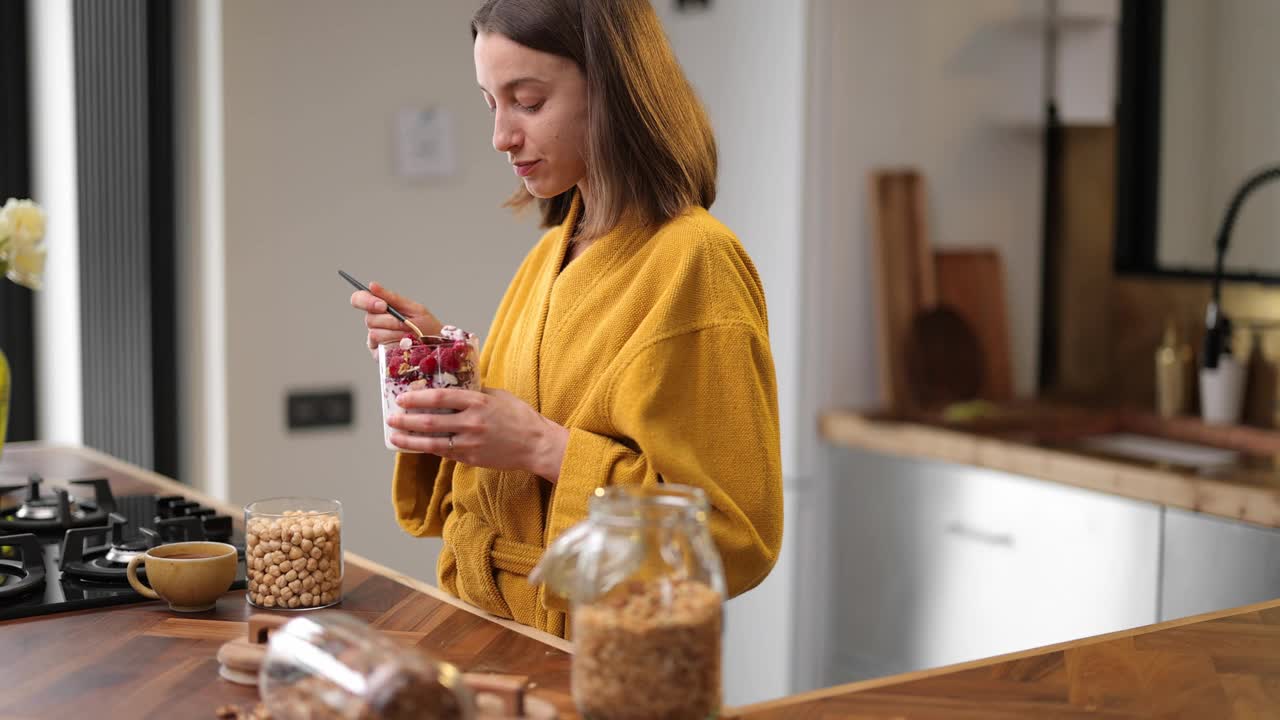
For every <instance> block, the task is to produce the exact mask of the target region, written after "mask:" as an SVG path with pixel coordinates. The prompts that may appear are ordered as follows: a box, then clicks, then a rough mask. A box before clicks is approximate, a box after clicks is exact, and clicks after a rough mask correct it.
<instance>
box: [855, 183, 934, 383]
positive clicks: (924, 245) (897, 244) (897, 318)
mask: <svg viewBox="0 0 1280 720" xmlns="http://www.w3.org/2000/svg"><path fill="white" fill-rule="evenodd" d="M869 186H870V187H869V195H870V198H869V199H870V206H871V207H870V209H871V220H872V226H873V229H874V242H873V243H872V250H873V255H874V262H875V274H874V275H875V285H876V299H877V304H878V305H879V337H878V340H879V342H878V343H877V345H878V350H879V360H880V394H881V397H882V401H883V402H884V403H885V404H886V405H887V406H888V407H905V406H907V405H909V404H910V402H911V387H910V384H909V382H908V376H907V371H906V363H905V358H904V356H903V354H904V352H905V349H906V344H907V338H908V336H909V335H910V333H911V326H912V322H913V321H914V320H915V318H916V316H917V315H918V314H919V313H920V312H921V311H924V310H928V309H931V308H932V307H933V306H934V305H935V303H936V302H937V290H936V285H935V281H934V259H933V253H932V249H931V247H930V244H929V236H928V232H927V228H926V226H925V211H926V206H925V190H924V178H923V177H921V176H920V174H919V173H918V172H916V171H915V170H910V169H880V170H875V171H873V172H872V173H871V177H870V179H869Z"/></svg>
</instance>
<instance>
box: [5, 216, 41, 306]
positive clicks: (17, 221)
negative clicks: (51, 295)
mask: <svg viewBox="0 0 1280 720" xmlns="http://www.w3.org/2000/svg"><path fill="white" fill-rule="evenodd" d="M44 230H45V217H44V211H43V210H41V209H40V206H39V205H37V204H35V203H34V202H32V201H30V200H18V199H17V198H9V201H8V202H6V203H5V204H4V207H2V208H0V272H3V273H4V274H5V276H6V277H8V278H9V279H10V280H12V281H14V282H16V283H18V284H19V285H22V286H25V287H29V288H31V289H32V290H39V289H40V285H41V282H40V278H41V275H43V273H44V259H45V248H44Z"/></svg>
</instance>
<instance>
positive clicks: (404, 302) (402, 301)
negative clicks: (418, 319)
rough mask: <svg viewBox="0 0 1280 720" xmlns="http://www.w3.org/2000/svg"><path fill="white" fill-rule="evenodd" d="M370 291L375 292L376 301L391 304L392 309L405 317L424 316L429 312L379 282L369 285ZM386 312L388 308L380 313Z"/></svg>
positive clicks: (384, 308)
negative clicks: (379, 300)
mask: <svg viewBox="0 0 1280 720" xmlns="http://www.w3.org/2000/svg"><path fill="white" fill-rule="evenodd" d="M369 289H370V290H371V291H373V295H374V296H375V298H376V299H381V300H382V301H383V302H384V304H387V303H389V304H390V305H391V306H392V307H394V308H395V309H397V310H399V311H400V312H402V313H404V314H405V315H409V316H415V315H423V314H425V313H426V312H427V309H426V308H424V307H423V306H422V305H421V304H420V303H416V302H414V301H413V300H410V299H409V298H407V297H405V296H403V295H401V294H400V293H398V292H396V291H395V290H392V289H391V288H388V287H384V286H383V285H381V284H380V283H377V282H371V283H369ZM386 310H387V309H386V307H383V308H382V310H380V311H378V312H386Z"/></svg>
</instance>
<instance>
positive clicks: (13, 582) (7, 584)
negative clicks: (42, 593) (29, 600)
mask: <svg viewBox="0 0 1280 720" xmlns="http://www.w3.org/2000/svg"><path fill="white" fill-rule="evenodd" d="M3 547H8V548H12V550H13V551H16V552H17V554H18V555H20V556H21V559H22V565H20V566H19V565H15V564H12V563H8V562H4V561H0V580H2V582H0V598H11V597H18V596H19V595H25V594H27V593H29V592H31V591H32V590H40V589H43V588H44V558H43V555H42V554H41V550H40V540H39V539H38V538H37V537H36V536H35V535H32V534H31V533H23V534H21V535H6V536H4V537H0V548H3Z"/></svg>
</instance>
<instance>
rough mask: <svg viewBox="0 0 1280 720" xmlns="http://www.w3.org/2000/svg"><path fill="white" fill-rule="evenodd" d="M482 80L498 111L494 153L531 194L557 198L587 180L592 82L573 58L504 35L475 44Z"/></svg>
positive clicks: (492, 109) (491, 35) (487, 97)
mask: <svg viewBox="0 0 1280 720" xmlns="http://www.w3.org/2000/svg"><path fill="white" fill-rule="evenodd" d="M474 52H475V61H476V82H478V83H479V84H480V90H481V91H482V92H483V93H484V99H485V102H486V103H487V104H488V105H489V111H490V112H492V113H493V149H494V150H497V151H498V152H500V153H504V154H506V156H507V161H508V162H510V163H511V165H512V169H513V170H514V172H515V174H516V175H517V176H518V177H520V178H521V179H522V180H524V186H525V187H526V188H528V190H529V192H530V194H532V195H533V196H534V197H538V198H552V197H555V196H556V195H559V194H560V193H562V192H564V191H566V190H568V189H569V188H571V187H573V186H574V185H579V184H580V183H582V182H583V180H584V179H585V178H586V175H587V165H586V161H585V160H584V159H583V153H584V152H585V149H586V146H587V80H586V77H585V76H584V75H583V73H582V71H581V70H580V69H579V68H578V66H577V65H576V64H574V62H573V61H572V60H570V59H568V58H564V57H560V56H558V55H551V54H549V53H544V52H538V51H537V50H531V49H529V48H527V47H525V46H523V45H520V44H518V43H516V42H515V41H513V40H511V39H510V38H507V37H506V36H504V35H499V34H498V33H486V32H482V33H480V34H479V35H478V36H477V37H476V41H475V47H474Z"/></svg>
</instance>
